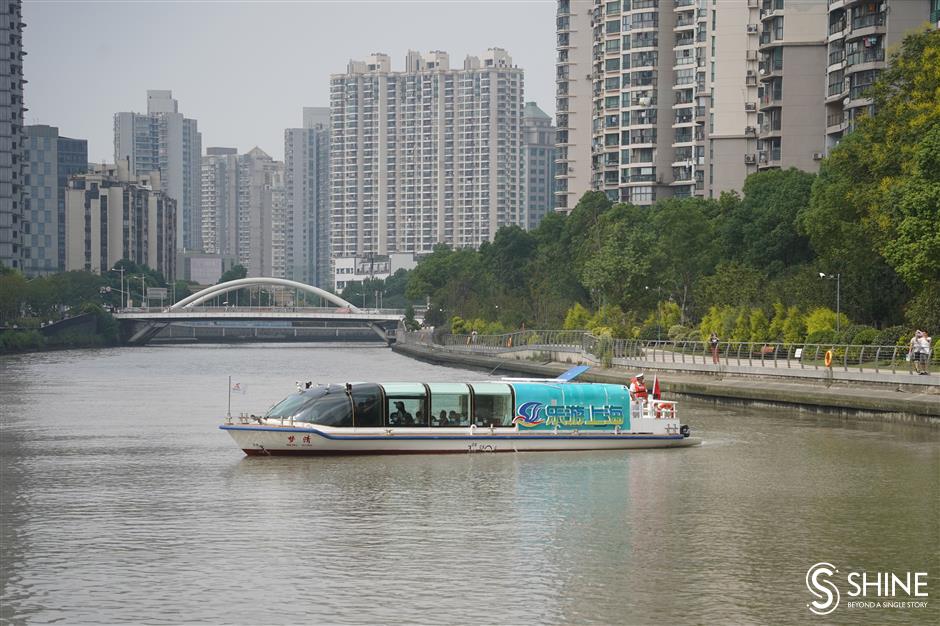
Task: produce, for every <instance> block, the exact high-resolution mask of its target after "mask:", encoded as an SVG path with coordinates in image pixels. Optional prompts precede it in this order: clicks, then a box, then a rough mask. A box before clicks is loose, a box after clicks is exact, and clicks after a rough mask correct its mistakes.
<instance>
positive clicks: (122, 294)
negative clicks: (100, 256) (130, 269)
mask: <svg viewBox="0 0 940 626" xmlns="http://www.w3.org/2000/svg"><path fill="white" fill-rule="evenodd" d="M111 271H112V272H121V308H122V309H123V308H124V303H125V301H126V300H127V296H126V294H125V293H124V272H125V271H127V270H125V269H124V268H123V267H112V268H111Z"/></svg>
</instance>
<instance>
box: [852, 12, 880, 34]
mask: <svg viewBox="0 0 940 626" xmlns="http://www.w3.org/2000/svg"><path fill="white" fill-rule="evenodd" d="M884 24H885V14H884V11H880V12H878V13H869V14H868V15H862V16H860V17H855V18H852V30H853V31H856V30H861V29H863V28H873V27H875V26H884Z"/></svg>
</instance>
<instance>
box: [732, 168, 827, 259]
mask: <svg viewBox="0 0 940 626" xmlns="http://www.w3.org/2000/svg"><path fill="white" fill-rule="evenodd" d="M814 178H815V176H814V175H813V174H808V173H806V172H801V171H800V170H797V169H795V168H790V169H788V170H769V171H766V172H758V173H757V174H752V175H751V176H748V177H747V180H746V181H745V182H744V189H743V191H744V199H743V200H741V202H739V203H736V204H731V205H730V206H729V207H727V209H730V210H728V213H727V214H726V215H725V216H724V219H722V220H721V222H720V226H719V232H720V237H721V245H722V256H723V257H724V258H730V259H735V260H737V261H738V262H741V263H744V264H746V265H748V266H750V267H760V268H763V269H764V270H765V271H766V272H767V273H768V274H769V275H770V276H775V275H778V274H780V273H781V272H782V271H783V270H785V269H786V268H788V267H791V266H793V265H797V264H800V263H804V262H806V261H809V260H810V259H811V258H812V251H811V249H810V246H809V241H808V240H807V239H806V237H805V236H804V235H802V234H801V233H800V232H798V231H797V228H796V217H797V215H798V214H799V212H800V211H801V210H802V209H803V208H805V207H806V205H807V204H808V203H809V198H810V193H811V189H812V185H813V180H814Z"/></svg>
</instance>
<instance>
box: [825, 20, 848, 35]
mask: <svg viewBox="0 0 940 626" xmlns="http://www.w3.org/2000/svg"><path fill="white" fill-rule="evenodd" d="M844 30H845V17H844V16H843V17H842V19H840V20H837V21H835V22H833V23H832V24H830V25H829V34H830V35H835V34H837V33H841V32H842V31H844Z"/></svg>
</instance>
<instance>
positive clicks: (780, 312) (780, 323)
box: [767, 300, 787, 341]
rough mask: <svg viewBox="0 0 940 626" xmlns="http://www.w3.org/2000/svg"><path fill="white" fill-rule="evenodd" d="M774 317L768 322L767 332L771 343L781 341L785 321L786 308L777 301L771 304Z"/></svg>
mask: <svg viewBox="0 0 940 626" xmlns="http://www.w3.org/2000/svg"><path fill="white" fill-rule="evenodd" d="M773 310H774V315H773V317H772V318H771V320H770V326H768V328H767V332H768V334H769V336H770V339H771V340H772V341H783V335H784V325H785V324H786V321H787V307H785V306H784V305H783V303H782V302H780V301H779V300H778V301H777V302H774V304H773Z"/></svg>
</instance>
